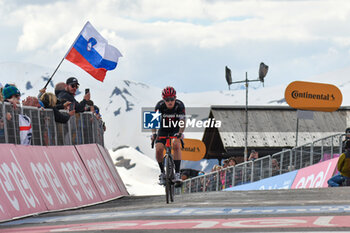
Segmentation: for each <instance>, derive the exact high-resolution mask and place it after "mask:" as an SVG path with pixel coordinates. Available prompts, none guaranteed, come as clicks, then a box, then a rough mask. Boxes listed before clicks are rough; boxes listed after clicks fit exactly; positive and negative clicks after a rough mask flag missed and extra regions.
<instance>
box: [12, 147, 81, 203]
mask: <svg viewBox="0 0 350 233" xmlns="http://www.w3.org/2000/svg"><path fill="white" fill-rule="evenodd" d="M17 147H18V146H17ZM49 148H50V147H42V146H32V147H27V146H22V151H23V153H26V154H27V155H26V156H28V150H31V151H32V152H33V154H32V156H30V162H29V166H30V169H31V171H32V174H33V180H34V181H35V182H36V183H37V184H38V186H39V189H38V190H39V192H40V193H41V196H42V197H43V200H44V202H45V204H46V206H47V208H48V209H49V210H60V209H67V208H73V207H77V206H78V204H77V203H76V202H74V199H72V198H71V197H72V196H73V193H72V192H71V191H70V189H69V186H68V184H67V182H66V181H65V180H64V178H63V176H62V174H61V173H60V172H58V171H59V169H58V167H57V165H56V163H55V161H54V159H53V157H54V156H55V155H54V154H51V153H52V152H51V150H50V149H49Z"/></svg>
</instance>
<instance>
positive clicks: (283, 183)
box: [224, 171, 297, 191]
mask: <svg viewBox="0 0 350 233" xmlns="http://www.w3.org/2000/svg"><path fill="white" fill-rule="evenodd" d="M296 174H297V171H292V172H288V173H285V174H283V175H278V176H273V177H270V178H266V179H263V180H259V181H256V182H253V183H249V184H243V185H237V186H234V187H231V188H227V189H225V190H224V191H238V190H241V191H243V190H272V189H290V188H291V186H292V184H293V181H294V178H295V176H296Z"/></svg>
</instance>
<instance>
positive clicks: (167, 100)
mask: <svg viewBox="0 0 350 233" xmlns="http://www.w3.org/2000/svg"><path fill="white" fill-rule="evenodd" d="M174 100H175V98H174V97H170V98H165V99H164V101H165V102H171V101H174Z"/></svg>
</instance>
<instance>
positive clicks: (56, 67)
mask: <svg viewBox="0 0 350 233" xmlns="http://www.w3.org/2000/svg"><path fill="white" fill-rule="evenodd" d="M88 23H90V22H89V21H87V22H86V23H85V25H84V27H83V29H81V31H80V32H79V34H78V36H77V37H76V38H75V40H74V42H73V43H72V45H71V46H70V47H69V49H68V51H67V53H66V55H64V57H63V58H62V60H61V62H60V63H59V64H58V66H57V67H56V69H55V71H54V72H53V74H52V75H51V77H50V78H49V80H48V81H47V83H46V84H45V86H44V88H46V87H47V85H49V83H50V82H51V80H52V78H53V76H54V75H55V74H56V72H57V70H58V68H59V67H60V66H61V64H62V62H63V61H64V59H65V58H66V56H67V54H68V53H69V52H70V50H71V49H72V47H73V46H74V44H75V42H77V40H78V38H79V36H80V35H81V33H82V31H83V30H84V28H85V27H86V25H87V24H88Z"/></svg>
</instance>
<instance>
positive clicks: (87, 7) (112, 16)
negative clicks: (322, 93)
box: [0, 0, 350, 92]
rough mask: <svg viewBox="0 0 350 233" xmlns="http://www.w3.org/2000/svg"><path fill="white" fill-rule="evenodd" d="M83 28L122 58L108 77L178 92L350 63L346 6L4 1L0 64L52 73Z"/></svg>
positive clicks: (287, 77)
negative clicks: (263, 67) (263, 68)
mask: <svg viewBox="0 0 350 233" xmlns="http://www.w3.org/2000/svg"><path fill="white" fill-rule="evenodd" d="M86 21H90V22H91V24H92V25H93V26H94V27H95V28H96V29H97V30H98V31H99V32H100V33H101V34H102V35H103V36H104V37H105V38H106V39H107V40H108V41H109V43H110V44H112V45H114V46H115V47H117V48H118V49H119V50H120V51H121V53H122V54H123V56H124V57H123V58H120V59H119V64H118V67H117V69H116V70H114V71H111V72H109V73H108V74H107V77H106V78H108V79H129V80H135V81H142V82H145V83H147V84H150V85H154V86H157V87H164V86H166V85H173V86H174V87H175V88H177V89H178V90H179V91H182V92H201V91H209V90H227V84H226V81H225V76H224V70H225V69H224V68H225V66H226V65H227V66H229V67H230V68H231V70H232V76H233V80H234V81H235V80H243V79H244V78H245V72H246V71H247V72H248V77H249V78H250V79H255V78H257V74H258V67H259V64H260V62H264V63H265V64H267V65H269V67H270V70H269V73H268V75H267V77H266V82H265V86H275V85H278V84H288V83H289V82H291V81H294V80H304V79H307V78H309V77H311V76H314V75H317V74H322V73H325V72H331V71H335V70H337V69H341V68H344V67H348V66H350V1H347V0H344V1H340V0H330V1H316V0H309V1H303V0H299V1H277V0H273V1H249V0H245V1H229V0H226V1H225V0H222V1H217V0H207V1H205V0H202V1H200V0H176V1H174V0H145V1H141V0H139V1H138V0H103V1H95V0H70V1H68V0H67V1H46V0H37V1H35V0H15V1H14V0H0V31H1V37H0V41H1V44H0V48H1V53H0V62H1V63H3V62H25V63H32V64H38V65H42V66H47V67H52V70H54V68H55V66H57V65H58V63H59V62H60V60H61V59H62V57H63V56H64V55H65V53H66V52H67V50H68V48H69V47H70V46H71V44H72V43H73V41H74V39H75V38H76V36H77V35H78V33H79V32H80V30H81V29H82V27H83V26H84V24H85V23H86ZM61 69H62V70H68V71H70V70H73V71H74V70H77V69H79V68H78V67H76V66H74V65H72V64H70V63H69V62H68V61H64V62H63V65H62V67H61ZM331 81H332V80H330V82H331ZM1 82H3V83H5V81H4V80H1ZM253 86H254V87H260V84H258V83H257V84H254V85H253ZM236 87H237V86H236ZM238 87H239V86H238Z"/></svg>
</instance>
